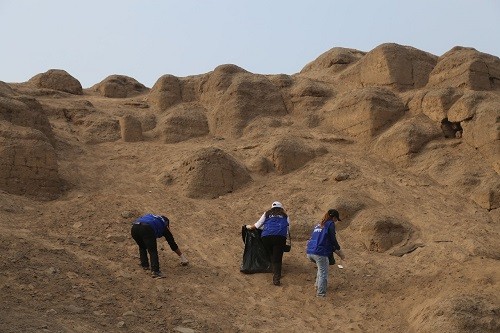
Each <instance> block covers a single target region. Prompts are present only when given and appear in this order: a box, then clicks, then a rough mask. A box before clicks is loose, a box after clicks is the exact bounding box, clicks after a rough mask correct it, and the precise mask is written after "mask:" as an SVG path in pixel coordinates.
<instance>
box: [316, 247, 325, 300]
mask: <svg viewBox="0 0 500 333" xmlns="http://www.w3.org/2000/svg"><path fill="white" fill-rule="evenodd" d="M316 266H317V267H318V276H317V281H318V289H317V295H318V296H325V295H326V287H327V285H328V257H326V256H317V258H316Z"/></svg>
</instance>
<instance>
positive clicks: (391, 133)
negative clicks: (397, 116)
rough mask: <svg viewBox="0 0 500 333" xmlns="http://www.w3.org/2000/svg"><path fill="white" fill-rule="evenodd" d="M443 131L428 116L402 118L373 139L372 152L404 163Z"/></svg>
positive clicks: (385, 158)
mask: <svg viewBox="0 0 500 333" xmlns="http://www.w3.org/2000/svg"><path fill="white" fill-rule="evenodd" d="M442 136H443V133H442V132H441V130H440V129H439V127H438V126H437V125H436V123H433V122H432V121H431V120H429V118H427V117H425V116H417V117H413V118H410V119H406V120H402V121H401V122H398V123H397V124H395V125H393V126H392V127H391V128H389V129H388V130H387V131H385V132H384V133H382V134H381V135H380V137H378V138H377V139H376V141H375V145H374V148H373V150H374V152H375V153H376V154H377V155H378V156H380V157H381V158H382V159H384V160H388V161H393V162H398V163H405V162H407V161H408V160H409V159H410V158H411V157H412V156H413V155H414V154H417V153H418V152H419V151H420V150H421V149H422V147H424V146H425V145H426V144H427V143H428V142H429V141H431V140H433V139H435V138H438V137H442Z"/></svg>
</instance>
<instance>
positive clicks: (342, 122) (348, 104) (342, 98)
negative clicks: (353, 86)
mask: <svg viewBox="0 0 500 333" xmlns="http://www.w3.org/2000/svg"><path fill="white" fill-rule="evenodd" d="M323 109H324V110H325V111H324V113H323V118H324V119H325V121H324V123H325V125H326V126H331V127H333V128H335V129H337V130H339V131H344V132H346V133H347V134H349V135H352V136H354V137H359V138H361V139H370V138H373V137H374V136H376V135H377V134H379V132H380V130H382V129H383V128H385V127H387V126H389V125H390V124H392V123H393V122H395V121H396V120H397V119H399V118H400V117H401V116H402V115H403V113H404V109H405V107H404V104H403V102H402V101H401V99H400V98H399V97H398V96H396V95H395V94H394V93H392V92H391V91H390V90H387V89H385V88H375V87H370V88H364V89H358V90H354V91H351V92H346V93H343V94H341V95H339V96H338V97H337V98H336V99H335V100H332V101H330V102H328V103H327V105H325V107H324V108H323Z"/></svg>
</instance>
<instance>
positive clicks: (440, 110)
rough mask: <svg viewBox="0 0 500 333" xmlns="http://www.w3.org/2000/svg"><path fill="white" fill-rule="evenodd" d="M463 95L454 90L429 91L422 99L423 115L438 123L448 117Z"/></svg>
mask: <svg viewBox="0 0 500 333" xmlns="http://www.w3.org/2000/svg"><path fill="white" fill-rule="evenodd" d="M461 95H462V94H461V93H460V92H459V91H457V90H456V89H454V88H443V89H436V90H432V91H428V92H427V93H426V94H425V96H424V97H423V99H422V104H421V106H422V110H421V111H422V113H423V114H425V115H426V116H427V117H429V118H430V119H431V120H433V121H435V122H436V123H440V122H441V121H443V119H446V118H447V117H448V110H449V109H450V107H451V106H452V105H453V103H455V102H456V101H457V100H458V99H459V98H460V97H461Z"/></svg>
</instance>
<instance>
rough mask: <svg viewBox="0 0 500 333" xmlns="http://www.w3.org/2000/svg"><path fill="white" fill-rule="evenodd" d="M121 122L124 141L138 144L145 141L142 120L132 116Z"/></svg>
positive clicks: (123, 118)
mask: <svg viewBox="0 0 500 333" xmlns="http://www.w3.org/2000/svg"><path fill="white" fill-rule="evenodd" d="M119 122H120V130H121V136H122V140H123V141H125V142H137V141H142V140H143V137H142V125H141V121H140V120H138V119H137V118H135V117H133V116H131V115H126V116H123V117H121V118H120V120H119Z"/></svg>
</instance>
